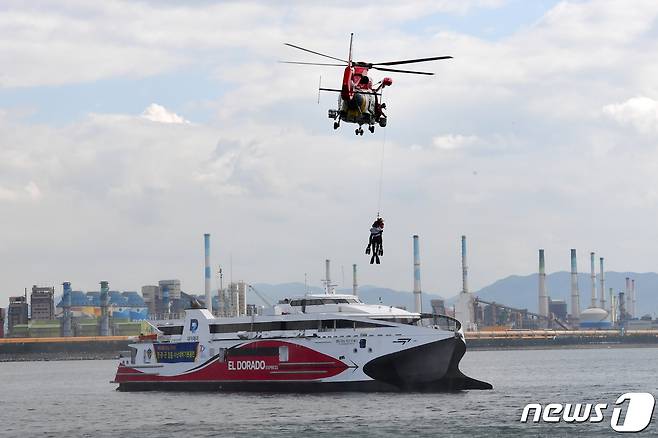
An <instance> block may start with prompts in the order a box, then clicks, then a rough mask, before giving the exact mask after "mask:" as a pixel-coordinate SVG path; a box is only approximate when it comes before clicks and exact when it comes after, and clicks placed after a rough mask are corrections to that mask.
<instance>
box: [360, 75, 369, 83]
mask: <svg viewBox="0 0 658 438" xmlns="http://www.w3.org/2000/svg"><path fill="white" fill-rule="evenodd" d="M369 82H370V78H369V77H368V76H361V80H360V81H359V83H360V84H361V85H368V83H369Z"/></svg>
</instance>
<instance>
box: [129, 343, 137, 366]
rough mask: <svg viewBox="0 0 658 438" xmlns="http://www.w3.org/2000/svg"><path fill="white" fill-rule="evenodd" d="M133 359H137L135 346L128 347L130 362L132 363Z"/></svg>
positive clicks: (133, 362)
mask: <svg viewBox="0 0 658 438" xmlns="http://www.w3.org/2000/svg"><path fill="white" fill-rule="evenodd" d="M135 359H137V349H136V348H135V347H130V363H131V364H133V365H134V364H135Z"/></svg>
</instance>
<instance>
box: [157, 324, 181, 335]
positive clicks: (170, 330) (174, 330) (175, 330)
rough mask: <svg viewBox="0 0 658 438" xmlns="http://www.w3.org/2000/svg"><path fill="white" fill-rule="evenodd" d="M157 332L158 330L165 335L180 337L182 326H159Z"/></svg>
mask: <svg viewBox="0 0 658 438" xmlns="http://www.w3.org/2000/svg"><path fill="white" fill-rule="evenodd" d="M158 330H160V331H161V332H162V333H163V334H165V335H182V334H183V326H182V325H161V326H159V327H158Z"/></svg>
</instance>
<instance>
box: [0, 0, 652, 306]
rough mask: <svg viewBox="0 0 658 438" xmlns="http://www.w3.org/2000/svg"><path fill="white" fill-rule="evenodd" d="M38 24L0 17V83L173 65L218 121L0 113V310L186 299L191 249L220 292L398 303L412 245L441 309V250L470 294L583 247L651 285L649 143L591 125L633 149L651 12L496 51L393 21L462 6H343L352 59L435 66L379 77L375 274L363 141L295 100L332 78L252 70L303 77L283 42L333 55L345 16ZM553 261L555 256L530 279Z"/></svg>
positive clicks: (579, 8)
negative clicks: (66, 292)
mask: <svg viewBox="0 0 658 438" xmlns="http://www.w3.org/2000/svg"><path fill="white" fill-rule="evenodd" d="M16 4H19V2H17V3H16ZM42 5H43V7H42V8H40V9H39V11H38V13H37V12H36V9H35V10H31V11H23V12H21V10H20V8H17V9H18V12H16V10H14V9H9V10H7V11H5V12H3V14H1V15H0V36H1V35H2V34H3V32H4V35H5V38H0V58H6V59H12V61H14V62H12V63H11V64H9V65H7V66H5V67H6V68H5V69H4V70H3V74H2V76H1V77H0V84H1V85H2V86H5V87H7V86H12V87H23V86H32V85H44V84H70V83H78V82H81V81H94V80H97V79H103V78H116V77H121V78H122V80H129V79H130V78H135V77H143V76H145V75H152V74H158V73H161V72H172V71H178V70H176V69H180V68H181V67H182V66H185V67H188V68H191V69H192V70H195V71H196V69H204V71H211V72H213V73H214V74H215V75H216V78H218V79H219V80H220V81H221V82H222V87H223V88H222V90H221V93H215V94H214V95H215V96H219V97H217V98H216V99H215V100H214V101H213V102H212V103H211V106H212V107H213V108H218V109H221V112H220V117H218V118H217V119H214V120H211V121H210V122H208V123H181V122H184V120H183V118H182V117H181V116H179V115H176V114H175V113H174V112H171V110H168V109H165V108H162V107H155V108H152V109H151V110H147V111H145V113H144V115H143V116H139V115H132V116H131V115H126V114H101V113H100V110H98V109H89V111H94V112H95V113H94V114H90V115H89V116H87V117H83V118H81V119H79V120H76V121H75V122H70V123H69V124H63V125H57V126H56V125H52V126H51V125H47V124H35V123H32V122H30V121H29V119H25V120H20V119H10V118H8V116H7V113H8V110H6V111H4V112H2V111H0V217H2V218H3V223H4V224H6V226H7V227H8V228H10V229H12V233H5V234H3V235H2V236H0V260H2V261H6V260H12V261H13V260H30V263H29V267H28V268H24V269H22V270H21V269H16V270H14V271H12V273H11V278H7V279H6V283H7V284H8V285H9V287H8V290H16V289H18V290H21V289H20V288H21V287H22V285H24V284H25V283H30V282H31V281H38V279H41V278H48V279H50V278H52V279H53V280H56V281H54V283H60V282H61V281H63V280H66V278H60V277H59V276H62V275H73V276H75V278H73V280H74V281H75V282H77V283H78V284H80V283H83V284H80V285H79V287H80V288H85V287H95V284H96V282H97V280H99V279H100V278H101V277H104V278H110V279H116V281H117V282H121V284H116V287H117V288H121V287H126V288H128V287H129V288H135V287H138V286H139V285H141V284H142V283H145V282H151V281H156V280H157V279H158V278H164V277H171V276H177V277H180V278H181V279H182V280H183V284H184V285H185V288H186V289H187V290H190V291H195V290H201V288H202V277H201V276H200V275H198V274H199V269H198V267H199V266H200V263H201V262H202V257H199V256H200V255H201V252H200V251H199V248H200V245H201V241H200V236H201V234H202V233H203V232H206V231H209V232H211V233H212V234H213V243H214V245H216V247H215V248H216V249H217V250H215V251H214V252H213V263H222V264H226V263H227V262H228V259H229V254H231V253H232V254H233V261H234V270H235V276H236V278H244V279H247V280H249V281H289V280H301V281H303V278H304V272H307V273H309V280H310V281H311V282H313V281H314V280H317V279H319V278H321V276H322V275H323V273H322V268H323V266H322V260H324V258H325V257H331V258H332V259H334V260H335V264H334V266H340V265H341V264H345V265H347V266H349V264H351V263H354V262H357V263H359V264H360V267H359V269H360V271H361V276H362V278H363V282H364V283H365V282H369V283H376V284H382V285H384V284H385V285H388V286H391V287H397V288H407V289H408V288H410V283H411V281H410V280H411V278H412V277H411V275H410V269H409V268H410V266H409V265H410V263H409V262H410V254H409V249H410V242H409V236H411V235H412V234H414V233H418V234H420V235H421V245H422V251H423V259H424V260H430V261H432V262H431V265H430V266H431V267H432V269H426V270H425V273H424V274H423V282H424V285H425V286H426V288H427V290H428V291H439V292H441V293H443V294H445V295H451V294H452V293H455V292H457V291H458V281H459V280H458V279H459V269H458V258H459V255H458V254H459V253H458V242H459V236H460V235H461V234H467V235H468V236H469V239H470V242H471V245H472V249H471V255H472V257H471V263H472V266H473V269H472V271H471V272H472V280H473V281H472V283H473V284H474V287H476V288H477V287H478V286H482V285H484V284H486V283H487V282H488V281H492V280H495V279H496V278H498V277H499V276H502V275H507V274H510V273H522V272H530V271H533V270H535V269H536V266H535V255H536V248H538V247H545V248H546V249H547V252H549V253H550V252H551V250H552V251H553V252H555V253H560V251H566V249H568V248H571V247H579V248H587V249H588V250H589V249H592V248H593V247H596V249H597V252H599V253H601V255H604V256H605V257H606V258H608V259H609V260H610V267H611V269H616V268H618V269H619V270H621V269H631V268H633V269H638V270H640V269H645V270H650V269H654V267H652V266H647V264H649V263H650V262H649V261H650V260H655V259H656V257H658V254H656V253H655V250H654V249H653V248H652V247H647V245H646V242H648V241H653V240H656V239H658V230H656V229H655V227H654V224H653V223H652V222H651V221H652V218H654V217H656V215H658V197H657V195H656V190H655V187H658V151H655V148H649V147H641V146H643V145H650V144H651V143H652V141H653V139H652V138H651V136H647V135H642V132H640V133H637V132H634V131H633V130H628V129H625V128H624V126H619V125H618V124H617V123H610V122H609V121H607V120H605V119H603V118H602V117H601V115H602V108H606V109H604V110H603V114H605V115H606V117H611V118H612V119H614V120H616V121H618V122H620V123H621V124H628V125H629V126H634V127H636V128H637V129H638V130H644V129H646V130H650V131H648V132H655V126H656V122H655V101H654V100H653V99H651V98H646V97H645V98H639V99H641V100H639V101H637V100H634V99H629V100H626V99H628V97H629V95H630V96H632V95H633V94H629V93H634V94H635V93H636V94H638V95H640V96H657V95H658V88H656V82H655V77H656V74H655V73H656V72H657V71H658V58H656V57H651V56H647V53H656V52H658V39H656V38H655V35H656V34H657V33H656V32H657V29H656V20H655V19H656V16H657V12H658V7H657V6H658V5H656V3H655V2H653V1H652V2H646V3H645V2H636V3H634V7H633V8H629V7H628V6H627V5H625V4H622V3H619V2H606V1H597V2H564V3H561V4H560V5H559V6H558V7H556V8H554V9H553V10H552V11H551V12H550V13H549V14H547V16H546V17H544V18H542V19H540V20H538V22H537V23H534V24H532V25H528V26H526V27H525V28H523V29H521V30H520V31H518V32H516V33H515V34H513V35H511V36H508V37H505V38H500V39H498V40H497V41H495V42H492V41H487V40H483V39H480V38H476V37H473V36H470V35H466V34H464V33H458V32H441V31H439V32H438V33H437V32H436V29H435V28H434V27H432V26H430V27H432V30H427V31H425V30H423V29H417V28H415V27H414V28H413V31H410V30H409V28H410V25H409V22H408V21H405V20H410V21H413V20H415V19H421V20H422V19H423V17H426V16H428V15H430V14H431V12H432V11H435V10H436V9H430V8H433V7H434V6H433V5H438V6H437V7H438V8H443V9H441V10H443V11H446V12H449V13H455V14H461V13H464V11H463V10H462V9H461V8H462V7H463V4H462V3H461V2H459V3H455V2H438V3H436V2H430V3H420V4H419V3H415V4H410V3H400V2H396V3H395V4H392V3H389V6H384V7H381V8H380V7H378V6H374V5H373V4H366V3H359V4H358V5H356V6H354V5H352V4H350V7H351V8H352V9H351V11H352V13H353V14H354V15H355V16H371V15H372V13H371V11H372V12H373V13H379V15H378V18H379V19H378V20H369V21H368V20H366V21H365V22H364V23H362V24H363V27H360V28H359V34H357V35H356V39H355V54H356V56H357V57H358V58H359V59H365V60H370V61H388V60H393V59H404V58H406V57H416V56H418V57H421V56H430V55H433V54H437V55H439V54H449V55H453V56H455V59H453V60H450V61H446V62H442V63H434V64H425V65H424V67H427V68H428V69H429V70H430V71H434V72H436V73H437V76H435V77H430V78H427V77H415V76H414V75H408V76H404V75H396V74H393V73H391V76H392V77H393V78H394V86H392V87H391V88H390V89H387V90H386V93H385V96H384V97H385V100H386V102H387V105H388V115H389V125H388V127H387V128H386V130H387V131H386V132H387V136H388V137H387V142H386V146H385V160H384V180H383V181H384V183H383V198H382V208H383V211H382V212H383V214H384V216H385V217H386V219H387V232H386V235H385V239H386V244H387V254H386V257H385V260H384V263H385V269H384V270H377V268H376V267H370V266H369V265H365V263H364V261H365V259H363V258H362V257H363V254H362V252H363V246H364V243H365V242H364V239H366V238H367V228H368V225H369V223H368V222H369V221H371V219H372V216H373V215H374V214H376V212H377V201H378V200H377V193H378V184H379V165H380V158H381V155H380V154H381V150H382V141H383V140H382V137H383V132H382V130H381V129H380V128H377V130H376V132H375V135H374V136H371V135H369V134H367V135H366V136H364V137H356V136H354V135H353V134H352V133H351V131H352V130H351V129H349V128H350V127H349V126H347V125H345V126H342V127H341V129H340V130H338V131H336V132H334V131H333V130H332V129H331V125H330V122H331V121H330V120H328V119H327V118H326V108H327V107H328V106H333V105H335V96H331V98H329V97H323V100H322V105H320V106H318V105H317V104H316V103H315V87H316V86H317V83H318V82H317V79H318V74H319V73H320V72H322V75H323V77H322V83H323V85H324V84H325V83H326V86H328V87H331V86H333V85H335V84H336V83H339V81H340V70H331V69H327V71H326V73H325V71H324V70H315V69H313V68H312V67H309V68H306V67H301V66H300V67H293V66H288V65H275V64H274V61H275V59H276V58H279V57H280V58H283V59H299V60H313V59H314V58H313V57H311V56H310V55H309V56H308V57H306V54H303V53H301V52H300V53H296V52H294V51H292V49H287V48H285V47H283V46H282V45H281V42H283V41H290V42H292V43H298V44H301V45H303V46H305V47H309V48H310V49H313V50H318V51H321V52H327V53H329V54H333V55H336V56H344V54H345V52H346V50H347V47H346V45H347V35H349V32H350V31H351V30H352V29H350V26H352V25H353V23H351V22H349V21H345V20H341V19H340V18H342V17H344V4H339V5H333V4H331V5H326V6H321V7H318V8H314V7H307V6H305V7H303V8H302V7H297V8H295V7H291V8H286V7H282V6H280V4H277V5H276V6H272V5H270V4H269V3H261V4H258V3H221V4H214V3H202V5H201V6H199V7H189V6H176V7H173V6H171V3H167V2H165V3H162V2H150V3H149V2H96V3H91V4H90V3H89V2H84V1H81V2H76V1H70V2H67V3H66V7H65V8H63V9H60V8H58V7H54V6H49V5H51V3H49V2H44V3H43V4H42ZM419 5H420V6H419ZM454 5H457V6H454ZM79 8H84V10H85V11H86V12H85V13H84V14H81V13H79V12H78V11H79ZM354 8H356V9H354ZM451 8H453V9H454V8H456V9H458V10H451ZM293 9H295V10H294V11H292V10H293ZM622 9H623V10H622ZM334 18H335V19H334ZM117 23H119V24H117ZM430 24H431V23H430ZM384 29H385V30H386V32H382V30H384ZM629 65H632V66H633V68H628V66H629ZM381 76H383V74H382V75H380V74H379V72H377V73H376V74H375V73H374V72H373V77H375V78H376V79H379V78H381ZM325 78H326V79H325ZM158 79H160V78H158ZM177 79H178V78H176V79H175V80H171V86H172V87H176V86H178V85H180V84H179V83H177ZM165 80H170V79H165ZM332 82H333V83H332ZM184 88H185V87H181V88H177V89H176V93H177V94H176V96H175V97H177V98H180V97H181V96H183V95H184V94H185V92H186V91H179V90H184ZM629 90H632V91H629ZM636 90H637V91H636ZM16 92H19V91H16ZM172 92H173V91H172ZM132 98H133V96H126V99H127V101H128V102H130V103H133V102H134V101H135V100H134V99H133V100H131V99H132ZM209 99H210V98H209ZM636 99H638V98H636ZM647 99H648V100H647ZM152 100H154V101H162V100H157V97H155V98H153V99H152ZM330 101H331V102H330ZM329 102H330V105H329V104H328V103H329ZM611 102H617V103H614V104H612V105H610V103H611ZM188 104H189V103H184V104H181V106H180V107H181V108H186V109H189V107H188V106H186V105H188ZM140 105H144V103H140ZM176 111H179V112H183V110H178V109H177V110H176ZM652 111H653V112H652ZM9 112H13V110H12V111H9ZM126 112H128V110H126ZM185 114H188V113H187V112H185ZM147 115H148V117H147ZM189 117H190V118H193V117H192V116H189ZM152 119H156V120H157V121H160V122H170V123H152V122H151V120H152ZM194 120H198V119H196V118H194ZM172 122H174V123H172ZM605 122H607V123H605ZM412 145H419V146H417V147H414V146H412ZM428 145H429V146H430V147H428ZM654 146H655V145H654ZM446 151H463V153H446ZM628 169H632V171H627V170H628ZM620 175H622V176H623V177H620ZM28 187H29V189H28ZM30 193H32V198H31V197H30ZM39 194H40V195H39ZM19 199H34V200H38V202H20V203H18V202H17V200H19ZM18 204H20V205H19V206H20V208H16V206H17V205H18ZM624 211H633V212H634V214H633V215H626V214H622V213H620V212H624ZM54 212H56V213H54ZM565 212H568V214H566V213H565ZM364 234H365V235H364ZM37 248H39V249H40V250H39V251H37V250H36V249H37ZM44 248H45V249H44ZM49 248H52V250H51V251H52V254H49V253H48V251H50V250H49ZM565 248H566V249H565ZM615 257H616V258H617V260H615ZM634 257H636V258H635V259H634ZM33 260H35V263H32V261H33ZM622 260H623V262H622ZM626 261H628V263H629V264H630V263H633V267H630V266H627V265H624V264H623V263H626ZM567 264H568V259H567V257H566V256H565V257H564V258H560V259H559V260H557V257H556V260H555V262H554V264H552V266H553V268H554V269H556V270H557V269H563V268H568V266H567ZM27 265H28V264H26V266H27ZM364 265H365V266H364ZM64 273H66V274H64ZM7 277H9V276H7ZM34 277H36V278H35V279H34V280H32V279H33V278H34ZM69 279H70V278H69ZM113 281H114V280H113ZM9 293H11V292H9Z"/></svg>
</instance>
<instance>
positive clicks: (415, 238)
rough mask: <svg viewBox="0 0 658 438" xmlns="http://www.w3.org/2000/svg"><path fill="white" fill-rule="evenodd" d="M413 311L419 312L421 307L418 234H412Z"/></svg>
mask: <svg viewBox="0 0 658 438" xmlns="http://www.w3.org/2000/svg"><path fill="white" fill-rule="evenodd" d="M413 241H414V298H415V305H414V312H416V313H420V312H421V311H422V309H423V307H422V301H421V291H420V250H419V249H418V235H417V234H414V236H413Z"/></svg>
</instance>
